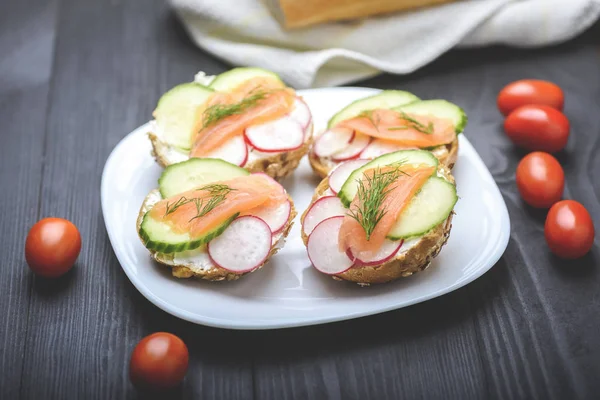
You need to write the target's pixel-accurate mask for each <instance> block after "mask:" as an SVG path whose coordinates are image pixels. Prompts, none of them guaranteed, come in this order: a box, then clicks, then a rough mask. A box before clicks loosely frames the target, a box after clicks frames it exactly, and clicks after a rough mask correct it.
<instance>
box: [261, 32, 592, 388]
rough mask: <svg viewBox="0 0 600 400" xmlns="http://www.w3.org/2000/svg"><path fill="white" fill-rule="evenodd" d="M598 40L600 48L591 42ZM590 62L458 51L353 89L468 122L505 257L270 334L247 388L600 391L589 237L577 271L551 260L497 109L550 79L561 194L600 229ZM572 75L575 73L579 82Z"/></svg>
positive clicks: (584, 50) (579, 52)
mask: <svg viewBox="0 0 600 400" xmlns="http://www.w3.org/2000/svg"><path fill="white" fill-rule="evenodd" d="M593 43H597V39H596V41H595V42H593ZM599 69H600V59H599V58H598V54H597V48H596V46H594V45H591V44H590V37H589V36H585V37H584V38H582V39H579V40H577V41H575V42H572V43H569V44H565V45H562V46H558V47H554V48H550V49H543V50H527V51H519V50H508V49H499V48H492V49H487V50H477V51H455V52H452V53H450V54H449V55H447V56H445V57H443V58H442V59H441V60H439V61H437V62H435V63H433V64H432V65H431V66H429V67H426V68H425V69H423V70H422V71H419V72H418V73H416V74H413V75H411V76H408V77H393V76H389V75H384V76H381V77H377V78H374V79H371V80H369V81H366V82H364V83H363V84H362V85H364V86H371V87H380V88H386V89H392V88H394V89H404V90H409V91H412V92H414V93H415V94H417V95H418V96H420V97H422V98H438V97H439V98H446V99H449V100H451V101H454V102H456V103H458V104H459V105H461V106H462V107H463V108H465V110H466V111H467V113H468V115H469V125H468V128H467V131H466V135H467V136H468V138H469V139H470V141H471V142H472V143H473V144H474V145H475V147H476V148H477V150H478V151H479V153H480V155H481V156H482V158H483V160H484V161H485V163H486V164H487V166H488V168H489V169H490V171H491V172H492V174H493V175H494V177H495V179H496V181H497V182H498V184H499V186H500V188H501V191H502V193H503V195H504V198H505V200H506V202H507V205H508V207H509V212H510V215H511V219H512V234H511V242H510V245H509V247H508V250H507V252H506V254H505V256H504V257H503V258H502V259H501V261H500V262H499V263H498V264H497V265H496V266H495V267H494V268H493V269H492V270H491V271H489V272H488V273H487V274H486V275H484V276H483V277H481V278H480V279H478V280H477V281H475V282H473V283H471V284H470V285H469V286H467V287H466V288H464V289H461V290H459V291H457V292H455V293H452V294H450V295H447V296H444V297H443V298H440V299H436V300H432V301H430V302H427V303H424V304H420V305H416V306H413V307H410V308H408V309H405V310H399V311H396V312H391V313H387V314H384V315H381V316H376V317H370V318H366V319H363V320H358V321H349V322H345V323H339V324H333V325H328V326H323V327H316V328H304V329H301V330H292V331H283V332H271V333H269V334H268V336H267V339H266V340H264V345H263V346H261V347H258V348H257V352H256V361H255V365H256V370H255V375H256V377H255V381H256V392H257V394H258V396H257V397H259V398H265V399H302V398H325V397H327V398H334V399H336V398H361V399H367V398H369V399H384V398H549V399H552V398H556V399H561V398H567V397H573V395H575V396H576V397H578V398H592V397H594V396H595V395H596V394H597V392H598V390H600V382H599V381H598V379H597V376H598V375H599V374H600V363H598V360H599V359H600V341H598V340H597V329H598V324H597V321H598V320H597V318H596V316H597V313H598V309H599V306H600V304H599V303H598V301H597V297H598V296H597V294H596V293H597V288H598V286H599V285H600V273H598V271H597V268H594V265H597V263H598V257H599V256H600V247H599V246H598V241H596V246H595V249H594V251H593V252H592V254H591V255H589V256H587V257H585V258H583V259H582V260H579V261H576V262H565V261H560V260H558V259H557V258H555V257H553V256H551V255H550V253H549V251H548V249H547V246H546V244H545V241H544V238H543V223H544V219H545V214H544V213H543V212H538V211H535V210H532V209H530V208H528V207H526V206H524V205H523V204H522V202H521V200H520V198H519V196H518V193H517V191H516V187H515V182H514V171H515V169H516V165H517V163H518V161H519V160H520V158H521V157H522V156H523V155H524V153H523V152H521V151H518V150H515V149H514V147H513V145H512V144H511V143H510V142H509V141H508V139H507V138H506V136H505V135H504V134H503V131H502V117H501V115H500V114H499V113H498V111H497V109H496V106H495V100H496V95H497V93H498V91H499V90H500V89H501V88H502V87H503V86H504V85H505V84H507V83H508V82H511V81H513V80H516V79H522V78H524V77H535V78H540V79H549V80H552V81H554V82H556V83H558V84H559V85H561V86H562V87H563V88H564V89H565V92H566V96H567V105H566V111H565V112H566V114H567V116H568V117H569V118H570V119H571V123H572V137H571V139H570V142H569V145H568V146H567V149H566V151H564V152H563V153H561V154H560V155H559V160H560V161H561V162H562V164H563V166H564V169H565V173H566V179H567V184H566V190H565V197H567V198H575V199H577V200H579V201H581V202H582V203H584V204H585V205H586V207H587V208H588V210H589V211H590V213H591V214H592V218H593V219H594V220H595V221H600V201H599V199H600V196H599V187H600V186H598V182H599V181H598V178H597V176H596V174H595V171H597V170H598V168H600V158H598V157H596V156H595V155H596V154H597V152H598V150H600V135H598V133H599V132H600V122H599V121H598V119H597V116H596V114H597V113H596V110H597V109H598V106H599V105H600V103H599V102H598V99H599V98H600V77H599V76H598V74H597V71H598V70H599ZM582 77H585V78H584V79H582Z"/></svg>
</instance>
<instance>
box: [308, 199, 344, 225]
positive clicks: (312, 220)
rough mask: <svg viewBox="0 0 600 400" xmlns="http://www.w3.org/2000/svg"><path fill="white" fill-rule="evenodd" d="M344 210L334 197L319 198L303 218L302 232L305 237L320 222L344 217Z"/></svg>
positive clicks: (339, 201) (340, 202)
mask: <svg viewBox="0 0 600 400" xmlns="http://www.w3.org/2000/svg"><path fill="white" fill-rule="evenodd" d="M347 211H348V210H346V208H344V206H343V205H342V201H341V200H340V199H339V198H338V197H336V196H327V197H321V198H320V199H319V200H317V201H315V202H314V203H313V205H312V206H310V209H309V210H308V212H307V213H306V215H305V216H304V222H303V223H302V231H303V232H304V233H305V234H306V235H310V234H311V232H312V231H313V230H314V229H315V227H316V226H317V225H319V224H320V223H321V221H324V220H326V219H327V218H331V217H339V216H344V215H346V212H347Z"/></svg>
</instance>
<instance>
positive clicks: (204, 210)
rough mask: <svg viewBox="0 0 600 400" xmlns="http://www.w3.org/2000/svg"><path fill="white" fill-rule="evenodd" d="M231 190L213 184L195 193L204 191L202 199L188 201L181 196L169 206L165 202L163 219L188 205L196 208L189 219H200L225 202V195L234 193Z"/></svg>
mask: <svg viewBox="0 0 600 400" xmlns="http://www.w3.org/2000/svg"><path fill="white" fill-rule="evenodd" d="M234 190H236V189H233V188H231V187H229V186H227V185H224V184H220V183H215V184H210V185H206V186H202V187H201V188H198V189H197V191H206V192H208V194H207V195H206V196H203V197H194V198H191V199H188V198H187V197H185V196H181V197H180V198H179V199H178V200H177V201H176V202H175V203H173V204H169V203H168V202H167V209H166V211H165V217H166V216H167V215H169V214H171V213H174V212H175V211H177V210H178V209H179V207H181V206H184V205H186V204H189V203H194V205H195V206H196V215H195V216H194V217H192V218H191V219H190V221H188V222H191V221H192V220H194V219H196V218H201V217H203V216H205V215H206V214H208V213H209V212H211V211H212V210H214V209H215V207H217V206H218V205H219V204H221V203H222V202H224V201H225V199H226V198H227V195H228V194H229V193H231V192H232V191H234Z"/></svg>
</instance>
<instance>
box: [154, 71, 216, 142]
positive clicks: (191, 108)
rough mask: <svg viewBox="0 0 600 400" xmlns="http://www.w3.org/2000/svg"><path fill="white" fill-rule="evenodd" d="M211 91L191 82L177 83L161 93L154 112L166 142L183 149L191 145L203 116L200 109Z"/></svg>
mask: <svg viewBox="0 0 600 400" xmlns="http://www.w3.org/2000/svg"><path fill="white" fill-rule="evenodd" d="M212 93H213V90H212V89H209V88H207V87H206V86H203V85H200V84H199V83H194V82H192V83H184V84H182V85H177V86H175V87H174V88H173V89H171V90H169V91H168V92H167V93H165V94H163V95H162V97H161V98H160V100H158V104H157V106H156V110H154V114H153V115H154V118H155V119H156V124H157V125H158V128H159V130H160V132H161V135H162V137H163V139H164V141H165V142H167V143H169V144H170V145H173V146H175V147H179V148H180V149H183V150H189V149H190V148H191V146H192V138H193V135H194V133H195V132H196V129H197V128H198V125H199V122H200V118H202V115H201V114H200V113H199V112H198V110H199V108H200V107H201V106H202V105H203V104H204V103H206V101H207V100H208V98H209V97H210V95H211V94H212Z"/></svg>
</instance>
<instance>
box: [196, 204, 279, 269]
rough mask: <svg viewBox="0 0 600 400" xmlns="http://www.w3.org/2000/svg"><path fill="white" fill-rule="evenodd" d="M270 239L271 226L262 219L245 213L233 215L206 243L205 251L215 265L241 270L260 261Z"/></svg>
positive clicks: (271, 236) (264, 254) (268, 247)
mask: <svg viewBox="0 0 600 400" xmlns="http://www.w3.org/2000/svg"><path fill="white" fill-rule="evenodd" d="M272 240H273V235H272V233H271V229H270V228H269V225H268V224H267V223H266V222H265V221H263V220H262V219H260V218H258V217H255V216H251V215H246V216H243V217H239V218H236V219H235V220H234V221H233V222H232V223H231V225H229V226H228V227H227V229H225V231H224V232H223V233H222V234H221V235H220V236H217V237H216V238H215V239H213V240H212V241H210V242H209V243H208V246H207V249H208V255H209V257H210V259H211V261H212V262H213V263H214V264H215V265H217V266H219V267H221V268H223V269H226V270H227V271H230V272H233V273H236V274H243V273H246V272H250V271H253V270H255V269H256V268H258V267H260V266H261V265H262V264H264V262H265V260H266V259H267V257H269V253H270V252H271V245H272Z"/></svg>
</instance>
